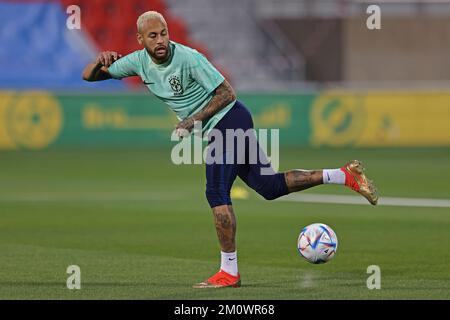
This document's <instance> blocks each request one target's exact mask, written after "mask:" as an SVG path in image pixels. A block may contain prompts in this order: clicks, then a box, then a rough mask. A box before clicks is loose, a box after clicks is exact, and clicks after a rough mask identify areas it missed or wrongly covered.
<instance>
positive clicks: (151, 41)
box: [137, 19, 169, 63]
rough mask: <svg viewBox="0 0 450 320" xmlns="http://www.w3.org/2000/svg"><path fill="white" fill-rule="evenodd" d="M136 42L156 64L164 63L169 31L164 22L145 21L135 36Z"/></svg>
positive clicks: (167, 52)
mask: <svg viewBox="0 0 450 320" xmlns="http://www.w3.org/2000/svg"><path fill="white" fill-rule="evenodd" d="M137 38H138V42H139V43H140V44H141V45H143V46H144V47H145V49H146V50H147V52H148V53H149V54H150V56H151V57H152V59H153V61H155V62H157V63H161V62H164V61H165V60H166V59H167V57H168V55H169V31H168V30H167V25H166V24H165V22H164V21H161V20H159V19H151V20H147V21H146V23H145V24H144V26H143V27H142V28H141V30H139V32H138V34H137Z"/></svg>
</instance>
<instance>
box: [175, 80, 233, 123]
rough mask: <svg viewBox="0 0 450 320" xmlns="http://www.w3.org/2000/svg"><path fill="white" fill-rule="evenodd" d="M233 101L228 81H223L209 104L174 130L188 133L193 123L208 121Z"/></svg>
mask: <svg viewBox="0 0 450 320" xmlns="http://www.w3.org/2000/svg"><path fill="white" fill-rule="evenodd" d="M234 100H236V94H235V92H234V90H233V88H232V87H231V85H230V84H229V83H228V81H227V80H224V81H223V82H222V84H220V85H219V86H218V87H217V88H216V90H215V91H214V96H213V97H212V99H211V100H210V101H209V103H208V104H207V105H206V106H205V107H204V108H203V109H202V110H201V111H200V112H198V113H196V114H195V115H193V116H192V117H189V118H186V119H184V120H183V121H181V122H180V123H178V125H177V126H176V129H185V130H188V131H189V132H190V131H191V130H192V128H193V127H194V121H203V122H204V121H208V120H209V119H210V118H211V117H212V116H214V115H215V114H216V113H217V112H219V111H220V110H222V109H223V108H225V107H226V106H227V105H228V104H229V103H230V102H232V101H234Z"/></svg>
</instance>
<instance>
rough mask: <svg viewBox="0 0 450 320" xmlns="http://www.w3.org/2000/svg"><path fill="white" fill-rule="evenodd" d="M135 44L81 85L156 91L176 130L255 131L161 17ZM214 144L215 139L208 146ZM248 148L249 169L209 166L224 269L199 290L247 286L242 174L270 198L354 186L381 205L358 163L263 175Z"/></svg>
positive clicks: (99, 64)
mask: <svg viewBox="0 0 450 320" xmlns="http://www.w3.org/2000/svg"><path fill="white" fill-rule="evenodd" d="M137 41H138V42H139V44H140V45H142V46H143V47H144V48H143V49H142V50H138V51H135V52H133V53H131V54H129V55H126V56H124V57H122V56H121V55H120V54H118V53H117V52H112V51H105V52H101V53H100V54H99V55H98V56H97V58H96V60H95V61H94V62H92V63H90V64H88V65H87V66H86V67H85V69H84V71H83V79H84V80H87V81H100V80H106V79H111V78H114V79H122V78H125V77H130V76H139V77H141V79H142V81H143V83H144V84H145V85H146V86H147V88H148V89H149V90H150V92H151V93H153V94H154V95H155V96H157V97H158V98H159V99H161V100H162V101H164V102H165V103H166V104H167V105H168V106H169V108H171V109H172V110H173V111H174V112H175V113H176V115H177V117H178V119H179V120H181V121H180V122H179V123H178V124H177V125H176V130H177V132H182V130H187V131H188V132H191V131H192V129H193V127H194V122H195V121H201V122H202V126H203V127H202V130H204V132H208V130H210V129H213V128H214V129H215V130H219V131H220V132H222V133H223V136H224V137H225V136H226V133H225V130H227V129H234V130H238V129H242V130H244V131H246V130H248V129H252V128H253V120H252V117H251V114H250V112H249V111H248V109H247V108H246V107H245V106H244V105H243V104H242V103H241V102H240V101H238V100H237V98H236V94H235V92H234V90H233V88H232V87H231V86H230V84H229V83H228V81H227V80H226V79H225V78H224V77H223V76H222V75H221V74H220V73H219V72H218V71H217V70H216V68H214V66H213V65H212V64H211V63H210V62H209V61H208V60H207V59H206V58H205V57H204V56H203V55H202V54H200V53H199V52H197V51H196V50H194V49H191V48H189V47H187V46H184V45H181V44H179V43H176V42H173V41H170V40H169V28H168V26H167V24H166V21H165V19H164V17H163V16H162V15H161V14H159V13H158V12H155V11H148V12H145V13H143V14H142V15H141V16H140V17H139V18H138V20H137ZM213 140H215V139H212V137H209V140H208V141H209V143H211V142H212V141H213ZM249 143H250V142H249V141H246V142H245V152H246V155H245V159H246V160H245V161H244V163H237V161H232V162H233V163H231V164H230V163H229V162H227V161H222V162H224V163H220V161H216V162H214V163H208V162H207V163H206V181H207V182H206V198H207V200H208V203H209V205H210V207H211V208H212V212H213V215H214V219H215V226H216V231H217V236H218V238H219V242H220V248H221V265H220V270H219V271H218V272H217V273H216V274H214V275H213V276H212V277H210V278H208V279H207V280H205V281H203V282H200V283H197V284H195V285H194V288H220V287H239V286H240V284H241V277H240V275H239V272H238V265H237V255H236V244H235V235H236V218H235V215H234V211H233V206H232V203H231V199H230V190H231V186H232V184H233V182H234V180H235V179H236V177H237V176H239V177H240V178H241V179H242V180H243V181H244V182H245V183H246V184H247V185H248V186H249V187H250V188H252V189H254V190H255V191H256V192H258V193H259V194H260V195H262V196H263V197H264V198H265V199H267V200H272V199H276V198H278V197H281V196H283V195H286V194H289V193H291V192H296V191H300V190H304V189H307V188H310V187H313V186H317V185H320V184H327V183H331V184H342V185H345V186H348V187H350V188H351V189H353V190H354V191H356V192H358V193H360V194H361V195H362V196H364V197H365V198H366V199H367V200H368V201H369V202H370V203H371V204H373V205H375V204H377V201H378V195H377V191H376V188H375V186H374V185H373V183H372V182H371V181H369V180H368V179H367V178H366V176H365V174H364V168H363V166H362V164H361V162H359V161H357V160H353V161H351V162H349V163H347V164H346V165H344V166H343V167H342V168H337V169H325V170H299V169H294V170H289V171H286V172H282V173H275V172H274V171H273V173H271V174H262V171H261V169H262V168H269V169H271V166H270V163H267V162H265V161H266V160H267V159H265V158H264V155H263V156H262V157H261V158H260V159H258V161H256V163H254V162H252V163H250V161H248V158H249V156H248V150H249V149H250V145H249ZM230 148H234V150H230ZM235 148H236V146H235V145H233V146H231V147H230V144H229V143H228V142H226V141H224V142H223V150H224V152H223V154H222V155H216V156H219V157H220V156H225V154H226V153H227V152H228V151H236V149H235ZM258 148H259V146H258ZM234 154H236V152H235V153H234ZM263 158H264V159H263ZM234 160H236V159H234Z"/></svg>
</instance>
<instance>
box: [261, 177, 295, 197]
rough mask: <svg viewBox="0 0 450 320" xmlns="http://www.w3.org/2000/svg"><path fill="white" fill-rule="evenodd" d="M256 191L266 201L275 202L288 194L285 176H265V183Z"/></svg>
mask: <svg viewBox="0 0 450 320" xmlns="http://www.w3.org/2000/svg"><path fill="white" fill-rule="evenodd" d="M255 191H256V192H258V193H259V194H260V195H261V196H262V197H263V198H264V199H266V200H275V199H277V198H279V197H281V196H284V195H286V194H288V189H287V186H286V182H285V180H284V175H282V174H275V175H271V176H265V178H264V181H263V183H262V184H261V185H260V186H258V187H257V188H255Z"/></svg>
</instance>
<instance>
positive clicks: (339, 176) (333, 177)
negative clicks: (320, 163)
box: [323, 169, 345, 184]
mask: <svg viewBox="0 0 450 320" xmlns="http://www.w3.org/2000/svg"><path fill="white" fill-rule="evenodd" d="M323 183H325V184H327V183H332V184H345V173H344V172H343V171H342V170H341V169H324V170H323Z"/></svg>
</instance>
